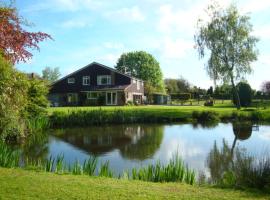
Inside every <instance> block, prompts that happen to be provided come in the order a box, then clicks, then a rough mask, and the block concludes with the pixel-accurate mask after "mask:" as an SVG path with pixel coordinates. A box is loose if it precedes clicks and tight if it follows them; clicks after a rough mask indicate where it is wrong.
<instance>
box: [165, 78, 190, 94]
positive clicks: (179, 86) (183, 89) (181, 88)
mask: <svg viewBox="0 0 270 200" xmlns="http://www.w3.org/2000/svg"><path fill="white" fill-rule="evenodd" d="M164 83H165V87H166V90H167V92H168V93H169V94H174V93H188V92H190V88H191V86H190V85H191V84H190V83H189V82H188V81H187V80H186V79H184V78H183V77H180V78H179V79H171V78H168V79H165V80H164Z"/></svg>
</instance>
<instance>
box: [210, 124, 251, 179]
mask: <svg viewBox="0 0 270 200" xmlns="http://www.w3.org/2000/svg"><path fill="white" fill-rule="evenodd" d="M233 132H234V135H235V139H234V141H233V144H232V147H230V146H229V145H228V143H227V142H226V141H225V139H223V142H222V147H221V148H220V149H219V148H218V147H217V143H216V141H215V142H214V146H213V149H211V151H210V152H209V154H208V157H207V165H208V167H209V169H210V174H211V180H212V181H213V182H214V183H219V182H220V181H222V178H223V175H224V173H225V172H229V171H235V170H236V169H237V168H238V167H239V164H241V165H242V164H243V163H245V162H246V164H247V166H248V163H250V162H251V158H250V157H248V156H247V155H246V154H245V151H244V149H240V148H237V147H236V141H237V140H246V139H248V138H249V137H250V136H251V134H252V124H251V123H247V122H244V123H240V122H237V123H233Z"/></svg>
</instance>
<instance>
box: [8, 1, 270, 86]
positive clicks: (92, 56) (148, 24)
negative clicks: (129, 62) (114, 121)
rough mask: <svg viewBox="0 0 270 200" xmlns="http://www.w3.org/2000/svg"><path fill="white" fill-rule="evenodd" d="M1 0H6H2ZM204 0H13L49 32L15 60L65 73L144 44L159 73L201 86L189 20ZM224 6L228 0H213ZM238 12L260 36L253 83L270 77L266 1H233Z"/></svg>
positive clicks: (28, 67)
mask: <svg viewBox="0 0 270 200" xmlns="http://www.w3.org/2000/svg"><path fill="white" fill-rule="evenodd" d="M5 1H7V0H5ZM209 2H210V1H209V0H181V1H180V0H134V1H133V0H129V1H123V0H122V1H120V0H113V1H111V0H42V1H41V0H40V1H39V0H17V1H16V7H17V8H18V10H19V13H20V15H22V16H23V17H25V18H26V19H27V20H29V21H30V22H32V23H34V26H33V27H31V28H28V29H29V30H31V31H43V32H46V33H49V34H50V35H51V36H52V37H53V38H54V40H53V41H45V42H42V43H41V44H40V48H41V50H40V52H38V51H33V55H34V56H33V59H32V60H30V61H29V62H28V63H25V64H24V63H19V64H17V68H18V69H20V70H23V71H25V72H33V71H34V72H37V73H41V71H42V69H43V68H44V67H45V66H50V67H59V68H60V71H61V74H62V75H66V74H68V73H70V72H72V71H74V70H76V69H79V68H81V67H84V66H85V65H87V64H89V63H91V62H93V61H97V62H100V63H102V64H105V65H108V66H111V67H113V66H115V63H116V61H117V59H118V58H119V56H120V55H121V54H122V53H123V52H129V51H136V50H144V51H147V52H149V53H151V54H152V55H153V56H154V57H155V58H156V59H157V60H158V61H159V63H160V66H161V69H162V71H163V74H164V77H165V78H169V77H170V78H178V77H180V76H183V77H184V78H186V79H187V80H189V81H190V82H191V83H192V84H194V85H197V86H200V87H203V88H207V87H209V86H210V85H212V84H213V82H212V81H211V80H210V79H209V77H208V76H207V74H206V71H205V68H204V63H205V60H199V59H198V54H197V51H196V50H195V49H194V41H193V37H194V33H195V25H196V21H197V19H198V17H199V16H201V17H204V9H205V8H206V7H207V5H208V4H209ZM219 2H220V4H221V5H223V6H227V5H229V4H230V3H231V1H229V0H227V1H219ZM233 2H234V3H236V5H237V6H238V8H239V10H240V12H241V13H249V15H250V17H251V22H252V24H253V25H254V27H253V28H254V32H253V34H254V35H256V36H257V37H259V38H260V42H259V43H258V45H257V47H258V49H259V51H260V55H259V57H258V61H257V62H254V63H253V64H252V66H253V69H254V72H253V73H252V74H251V75H249V76H247V80H248V81H249V82H250V83H251V85H252V87H253V88H256V89H259V88H260V86H261V84H262V82H263V81H265V80H270V71H269V67H270V20H269V19H270V1H269V0H260V1H258V0H239V1H233Z"/></svg>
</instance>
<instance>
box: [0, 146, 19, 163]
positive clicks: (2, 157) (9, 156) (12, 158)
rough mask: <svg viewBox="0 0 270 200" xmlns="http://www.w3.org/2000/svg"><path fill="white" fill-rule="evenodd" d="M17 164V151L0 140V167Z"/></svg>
mask: <svg viewBox="0 0 270 200" xmlns="http://www.w3.org/2000/svg"><path fill="white" fill-rule="evenodd" d="M18 164H19V152H17V151H13V150H12V149H10V148H9V147H8V146H7V145H6V144H4V143H3V142H2V141H0V167H8V168H11V167H17V166H18Z"/></svg>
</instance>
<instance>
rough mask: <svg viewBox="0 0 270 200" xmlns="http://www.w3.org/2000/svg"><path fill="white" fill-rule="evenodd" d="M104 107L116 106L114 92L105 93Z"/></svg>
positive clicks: (115, 94)
mask: <svg viewBox="0 0 270 200" xmlns="http://www.w3.org/2000/svg"><path fill="white" fill-rule="evenodd" d="M106 105H117V93H116V92H106Z"/></svg>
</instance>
